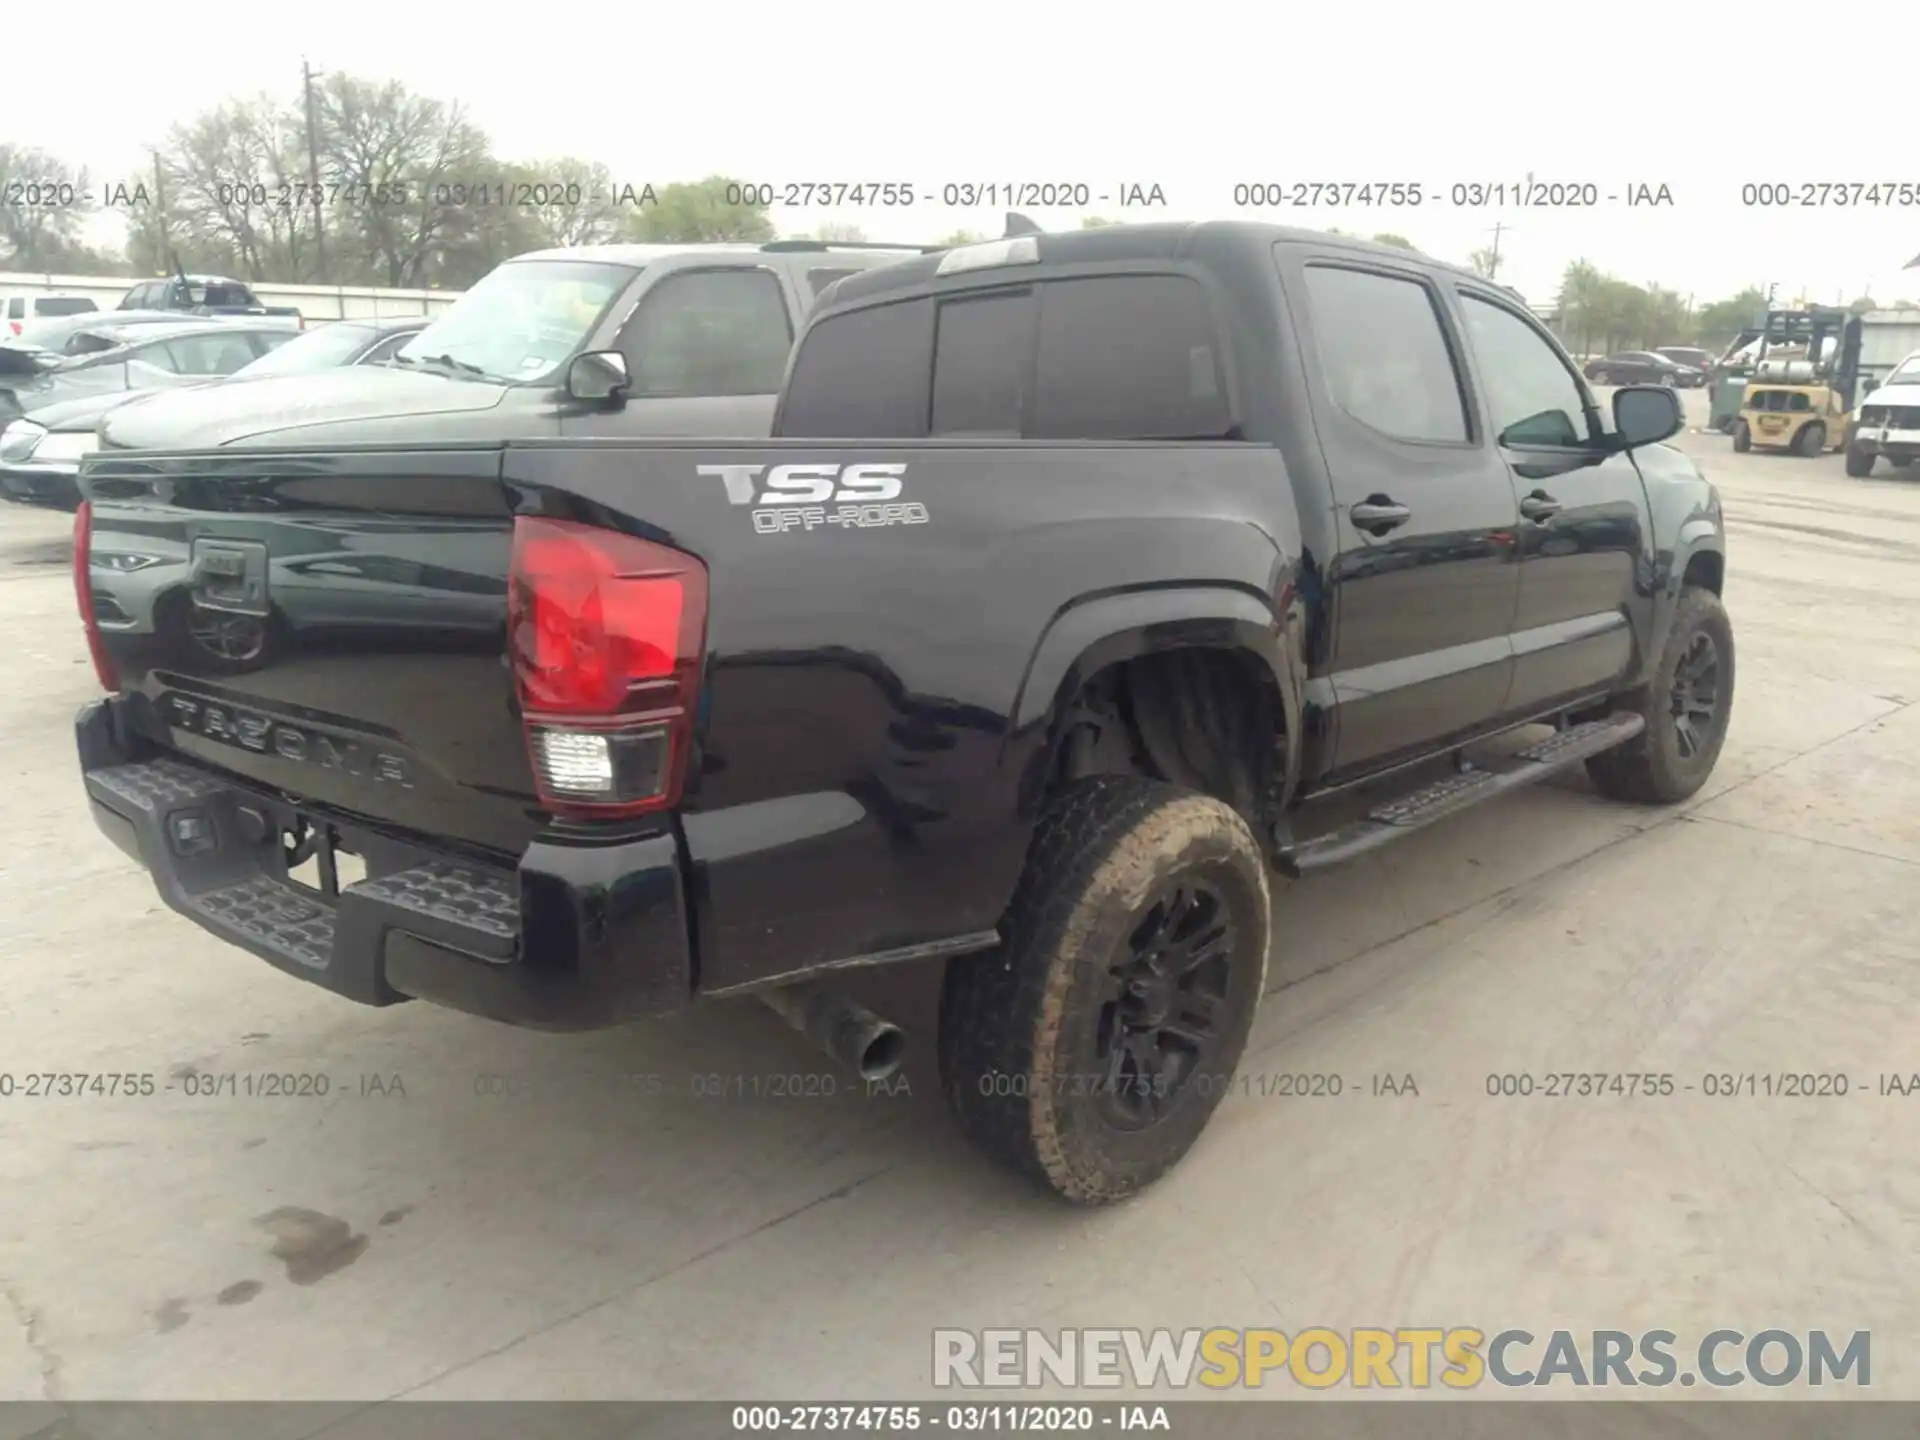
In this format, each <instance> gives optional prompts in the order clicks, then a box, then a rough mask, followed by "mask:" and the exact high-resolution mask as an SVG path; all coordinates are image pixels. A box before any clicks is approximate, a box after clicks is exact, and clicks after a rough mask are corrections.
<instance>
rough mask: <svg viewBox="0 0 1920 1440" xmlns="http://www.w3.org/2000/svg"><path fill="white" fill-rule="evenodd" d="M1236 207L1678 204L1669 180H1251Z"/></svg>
mask: <svg viewBox="0 0 1920 1440" xmlns="http://www.w3.org/2000/svg"><path fill="white" fill-rule="evenodd" d="M1231 198H1232V202H1233V204H1234V205H1235V206H1237V207H1239V208H1241V209H1248V210H1344V209H1363V210H1364V209H1383V210H1402V209H1405V210H1413V209H1419V208H1421V207H1423V206H1430V207H1446V206H1452V207H1455V208H1457V209H1464V210H1504V209H1521V210H1525V209H1532V210H1556V209H1557V210H1591V209H1595V208H1597V207H1599V206H1602V205H1623V206H1626V207H1629V208H1637V207H1651V208H1657V209H1666V208H1669V207H1671V206H1672V205H1673V203H1674V195H1673V188H1672V186H1670V185H1668V184H1667V183H1666V182H1665V181H1648V180H1629V181H1614V182H1610V183H1607V184H1602V183H1600V182H1599V181H1595V180H1534V179H1531V178H1528V179H1525V180H1455V181H1451V182H1449V183H1447V184H1442V185H1434V184H1429V183H1427V182H1424V181H1419V180H1247V181H1241V182H1239V183H1237V184H1235V185H1234V187H1233V191H1232V196H1231Z"/></svg>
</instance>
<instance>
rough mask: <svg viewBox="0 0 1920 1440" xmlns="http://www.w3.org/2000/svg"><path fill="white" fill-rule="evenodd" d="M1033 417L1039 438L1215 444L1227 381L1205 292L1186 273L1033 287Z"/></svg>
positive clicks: (1225, 415)
mask: <svg viewBox="0 0 1920 1440" xmlns="http://www.w3.org/2000/svg"><path fill="white" fill-rule="evenodd" d="M1033 389H1034V394H1033V407H1032V412H1033V418H1032V420H1031V421H1030V422H1029V426H1028V430H1027V433H1028V434H1029V435H1031V436H1033V437H1035V438H1036V439H1042V440H1224V439H1227V438H1229V435H1230V432H1231V431H1232V428H1233V414H1232V408H1231V406H1230V405H1229V403H1228V397H1227V376H1226V366H1225V365H1224V363H1223V361H1222V358H1221V355H1220V351H1219V346H1218V337H1217V336H1216V335H1215V333H1214V325H1213V316H1212V312H1211V311H1210V310H1209V309H1208V306H1207V294H1206V291H1205V290H1203V289H1202V288H1201V287H1200V283H1199V282H1198V281H1197V280H1194V279H1192V278H1190V277H1188V276H1185V275H1114V276H1101V277H1098V278H1094V279H1086V280H1054V281H1050V282H1048V283H1047V284H1046V285H1044V286H1042V287H1041V294H1040V337H1039V345H1038V347H1037V351H1036V354H1035V358H1034V387H1033Z"/></svg>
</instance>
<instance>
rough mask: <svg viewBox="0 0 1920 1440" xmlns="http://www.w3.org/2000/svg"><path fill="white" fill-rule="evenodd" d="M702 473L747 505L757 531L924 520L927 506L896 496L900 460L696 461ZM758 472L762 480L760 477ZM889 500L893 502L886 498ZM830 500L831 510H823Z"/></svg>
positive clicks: (730, 499)
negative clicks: (849, 462)
mask: <svg viewBox="0 0 1920 1440" xmlns="http://www.w3.org/2000/svg"><path fill="white" fill-rule="evenodd" d="M699 470H700V473H701V474H702V475H710V476H717V477H718V478H719V479H720V481H721V482H722V483H723V484H724V485H725V486H726V487H727V500H728V502H729V503H730V504H734V505H752V506H755V507H756V508H755V509H754V512H753V528H754V529H755V530H757V531H759V532H760V533H761V534H762V535H778V534H781V533H783V532H785V531H788V530H818V529H821V528H823V527H825V526H829V525H831V526H837V527H839V528H841V529H856V530H867V529H872V528H874V527H877V526H886V525H924V524H926V523H927V507H926V506H924V505H922V504H920V503H918V502H917V501H905V502H901V501H900V500H899V496H900V491H901V487H902V485H903V483H904V478H903V477H904V476H905V475H906V473H907V467H906V466H905V465H903V464H902V465H880V464H870V463H864V462H863V463H860V464H855V465H835V464H831V463H817V462H816V463H809V464H796V465H775V466H773V467H772V468H771V469H769V468H768V467H767V466H765V465H702V466H700V467H699ZM763 474H764V476H765V479H764V480H763V479H762V478H761V477H762V475H763ZM889 502H894V503H889ZM828 504H833V505H834V506H836V507H837V508H836V509H833V510H828V509H827V508H826V506H827V505H828Z"/></svg>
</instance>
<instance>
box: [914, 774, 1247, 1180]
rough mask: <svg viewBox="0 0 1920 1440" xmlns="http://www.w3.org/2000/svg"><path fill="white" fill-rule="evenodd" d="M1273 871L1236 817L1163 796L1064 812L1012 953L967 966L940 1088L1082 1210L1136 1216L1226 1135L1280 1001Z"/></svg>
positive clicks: (960, 968) (1017, 920)
mask: <svg viewBox="0 0 1920 1440" xmlns="http://www.w3.org/2000/svg"><path fill="white" fill-rule="evenodd" d="M1268 904H1269V896H1268V888H1267V866H1266V861H1265V859H1264V857H1263V855H1262V854H1261V851H1260V847H1259V846H1258V845H1257V844H1256V843H1255V841H1254V838H1253V834H1252V832H1251V831H1250V830H1249V829H1248V828H1247V824H1246V821H1245V820H1244V819H1242V818H1241V816H1240V815H1239V814H1238V813H1236V812H1235V811H1234V810H1233V809H1232V808H1231V807H1229V806H1228V805H1226V804H1224V803H1222V802H1221V801H1219V800H1215V799H1212V798H1211V797H1209V796H1204V795H1198V794H1194V793H1191V792H1188V791H1183V790H1179V789H1176V788H1174V787H1173V786H1170V785H1165V784H1162V783H1159V782H1157V781H1150V780H1143V779H1137V778H1132V777H1103V778H1100V779H1094V780H1087V781H1083V782H1081V783H1079V784H1077V785H1075V786H1073V787H1072V788H1070V789H1069V790H1067V791H1066V792H1065V793H1064V794H1062V795H1061V796H1060V797H1059V799H1058V800H1056V801H1055V802H1054V803H1053V804H1052V805H1051V806H1049V807H1048V809H1047V811H1046V813H1045V814H1044V815H1043V816H1042V818H1041V821H1040V824H1039V826H1038V828H1037V829H1036V830H1035V832H1034V837H1033V842H1032V847H1031V849H1030V850H1029V852H1028V857H1027V865H1026V869H1025V871H1024V872H1023V873H1022V875H1021V878H1020V882H1019V885H1018V887H1017V888H1016V890H1015V893H1014V897H1013V902H1012V904H1011V905H1010V906H1009V908H1008V911H1007V914H1006V917H1005V920H1004V921H1003V923H1002V926H1001V934H1002V936H1003V937H1004V939H1003V941H1002V943H1001V945H1000V946H999V947H998V948H996V949H994V950H991V951H987V952H985V953H983V954H980V955H973V956H966V957H963V958H960V959H957V960H954V961H952V962H950V963H949V964H948V966H947V972H946V981H945V985H944V988H943V990H942V993H941V1000H940V1043H939V1056H940V1079H941V1084H942V1087H943V1088H944V1089H945V1091H946V1094H947V1100H948V1103H949V1104H950V1105H951V1106H952V1108H953V1111H954V1115H955V1117H956V1119H957V1120H958V1122H959V1124H960V1128H961V1129H962V1130H963V1131H964V1132H965V1133H966V1134H967V1136H968V1137H969V1138H970V1139H971V1140H972V1141H973V1142H974V1143H975V1144H977V1145H978V1146H979V1147H980V1148H981V1149H983V1150H985V1151H986V1152H987V1153H988V1154H989V1155H991V1156H992V1157H993V1158H994V1159H996V1160H998V1161H1000V1162H1001V1163H1003V1164H1005V1165H1008V1166H1011V1167H1012V1168H1014V1169H1016V1170H1019V1171H1021V1172H1023V1173H1025V1174H1027V1175H1029V1176H1031V1177H1032V1178H1034V1179H1036V1180H1038V1181H1039V1182H1040V1183H1042V1184H1043V1185H1046V1186H1047V1187H1049V1188H1050V1189H1052V1190H1053V1191H1054V1192H1055V1193H1057V1194H1059V1195H1061V1196H1062V1197H1064V1198H1065V1199H1067V1200H1070V1201H1073V1202H1075V1203H1077V1204H1083V1205H1097V1204H1105V1203H1107V1202H1110V1201H1114V1200H1119V1199H1122V1198H1124V1197H1125V1196H1127V1195H1130V1194H1133V1193H1134V1192H1135V1191H1137V1190H1140V1189H1142V1188H1143V1187H1145V1186H1146V1185H1148V1184H1151V1183H1152V1182H1153V1181H1154V1180H1155V1179H1157V1178H1158V1177H1159V1176H1161V1175H1162V1174H1164V1173H1165V1172H1166V1171H1168V1170H1169V1169H1171V1168H1172V1167H1173V1166H1174V1165H1175V1164H1176V1163H1178V1162H1179V1160H1180V1158H1181V1157H1182V1156H1184V1155H1185V1154H1186V1153H1187V1151H1188V1149H1190V1148H1191V1147H1192V1145H1193V1143H1194V1141H1195V1140H1196V1139H1198V1138H1199V1135H1200V1132H1201V1131H1202V1130H1203V1129H1204V1128H1205V1127H1206V1124H1207V1121H1208V1120H1209V1119H1210V1118H1211V1116H1212V1114H1213V1110H1214V1107H1215V1106H1216V1105H1218V1104H1219V1103H1220V1100H1221V1098H1222V1097H1223V1096H1224V1094H1225V1093H1226V1090H1227V1087H1228V1085H1229V1083H1230V1081H1231V1078H1232V1075H1233V1071H1234V1067H1235V1065H1236V1064H1238V1063H1239V1059H1240V1054H1241V1052H1242V1051H1243V1050H1244V1049H1245V1048H1246V1043H1247V1035H1248V1032H1249V1030H1250V1029H1251V1028H1252V1025H1253V1016H1254V1011H1255V1010H1256V1008H1257V1007H1258V1005H1259V1003H1260V994H1261V991H1262V990H1263V989H1264V988H1265V984H1266V966H1267V943H1268V928H1269V924H1270V921H1269V912H1268Z"/></svg>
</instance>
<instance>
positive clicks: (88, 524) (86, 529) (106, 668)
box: [73, 500, 120, 690]
mask: <svg viewBox="0 0 1920 1440" xmlns="http://www.w3.org/2000/svg"><path fill="white" fill-rule="evenodd" d="M73 598H74V599H75V600H76V601H78V602H79V605H80V623H81V624H82V625H84V626H85V627H86V630H87V653H88V654H90V655H92V656H93V673H94V674H95V675H96V676H97V677H98V678H99V681H100V688H101V689H102V690H118V689H119V688H120V676H119V673H118V672H117V671H116V670H115V669H114V668H113V657H112V656H111V655H109V654H107V646H106V642H105V641H104V640H103V639H102V638H101V636H100V625H99V622H98V621H96V620H95V619H94V617H93V504H92V502H91V501H87V500H82V501H81V502H80V508H79V509H78V510H76V511H74V512H73Z"/></svg>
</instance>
